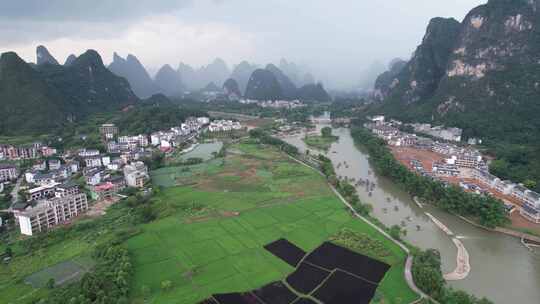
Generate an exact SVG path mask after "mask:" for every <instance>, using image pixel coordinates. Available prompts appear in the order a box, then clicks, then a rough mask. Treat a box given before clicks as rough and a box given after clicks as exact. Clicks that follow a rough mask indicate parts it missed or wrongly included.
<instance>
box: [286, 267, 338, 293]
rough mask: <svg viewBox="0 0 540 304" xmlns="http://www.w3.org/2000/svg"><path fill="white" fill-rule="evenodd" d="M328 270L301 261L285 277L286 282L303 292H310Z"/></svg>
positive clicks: (320, 281)
mask: <svg viewBox="0 0 540 304" xmlns="http://www.w3.org/2000/svg"><path fill="white" fill-rule="evenodd" d="M329 275H330V272H328V271H325V270H322V269H320V268H318V267H315V266H313V265H311V264H309V263H306V262H303V263H301V264H300V266H298V268H297V269H296V271H295V272H293V273H292V274H290V275H289V276H288V277H287V283H289V285H291V286H292V288H294V289H296V291H299V292H301V293H303V294H310V293H311V292H312V291H313V290H315V288H317V286H319V285H320V284H321V283H322V282H323V281H324V279H326V277H328V276H329Z"/></svg>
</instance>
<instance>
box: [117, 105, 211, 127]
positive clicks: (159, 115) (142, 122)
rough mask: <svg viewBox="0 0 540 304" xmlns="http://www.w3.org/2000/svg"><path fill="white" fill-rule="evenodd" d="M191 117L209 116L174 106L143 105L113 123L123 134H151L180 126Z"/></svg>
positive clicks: (201, 112) (198, 111)
mask: <svg viewBox="0 0 540 304" xmlns="http://www.w3.org/2000/svg"><path fill="white" fill-rule="evenodd" d="M190 116H194V117H200V116H208V114H207V113H206V112H204V111H200V110H192V109H185V108H180V107H179V106H174V105H159V106H155V105H141V106H137V107H134V108H132V109H131V110H129V111H127V112H126V113H123V114H122V115H121V116H119V118H118V119H116V120H114V121H113V122H114V123H115V124H116V125H117V126H118V127H119V128H120V130H121V132H122V133H123V134H149V133H151V132H154V131H159V130H168V129H170V128H171V127H176V126H179V125H180V124H181V123H183V122H184V121H185V120H186V118H188V117H190Z"/></svg>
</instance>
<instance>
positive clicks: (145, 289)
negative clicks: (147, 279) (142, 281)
mask: <svg viewBox="0 0 540 304" xmlns="http://www.w3.org/2000/svg"><path fill="white" fill-rule="evenodd" d="M141 293H142V295H143V297H144V298H145V299H147V298H148V297H149V296H150V293H151V291H150V287H148V286H146V285H143V286H142V287H141Z"/></svg>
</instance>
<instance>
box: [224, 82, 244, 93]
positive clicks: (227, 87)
mask: <svg viewBox="0 0 540 304" xmlns="http://www.w3.org/2000/svg"><path fill="white" fill-rule="evenodd" d="M223 91H224V92H225V94H226V95H227V96H233V95H236V97H242V92H241V91H240V86H239V85H238V82H237V81H236V80H235V79H233V78H229V79H227V80H226V81H225V83H224V84H223Z"/></svg>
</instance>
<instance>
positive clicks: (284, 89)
mask: <svg viewBox="0 0 540 304" xmlns="http://www.w3.org/2000/svg"><path fill="white" fill-rule="evenodd" d="M280 66H282V67H285V68H287V69H288V71H289V73H293V74H292V75H302V74H301V73H300V72H298V71H299V70H300V69H299V68H297V67H296V65H294V64H291V63H288V62H286V61H285V60H282V62H281V65H280ZM294 77H295V79H296V83H295V82H294V81H293V80H291V78H290V77H289V75H288V74H287V73H285V72H284V71H282V70H281V69H280V68H279V67H277V66H275V65H273V64H269V65H267V67H266V69H256V66H255V65H251V64H249V63H248V62H242V63H240V64H239V65H237V66H236V67H235V68H234V70H233V71H232V72H231V71H230V70H229V68H228V67H227V64H226V63H225V62H224V61H223V60H221V59H216V60H214V61H213V62H212V63H211V64H209V65H207V66H204V67H201V68H199V69H194V68H192V67H190V66H188V65H186V64H180V65H179V68H178V69H176V70H175V69H173V68H172V67H171V66H170V65H164V66H163V67H162V68H161V69H160V70H159V71H158V73H157V74H156V76H155V77H154V78H153V79H152V77H150V75H149V74H148V72H147V71H146V69H145V67H144V66H143V65H142V64H141V62H140V61H139V60H138V59H137V58H136V57H135V56H134V55H131V54H130V55H128V56H127V57H126V58H125V59H124V58H122V57H121V56H119V55H118V54H116V53H115V54H114V55H113V61H112V62H111V64H110V65H109V66H108V67H106V66H105V65H104V64H103V61H102V59H101V56H100V55H99V54H98V53H97V52H96V51H93V50H88V51H86V52H85V53H84V54H82V55H80V56H78V57H77V56H75V55H70V56H69V57H68V58H67V59H66V61H65V63H64V65H61V64H60V63H59V62H58V61H57V60H56V59H55V58H54V56H52V55H51V54H50V53H49V51H48V50H47V48H46V47H45V46H41V45H40V46H38V47H37V49H36V64H34V63H27V62H25V61H24V60H22V59H21V58H20V57H19V56H18V55H17V54H15V53H13V52H8V53H4V54H2V55H1V57H0V134H2V135H17V134H29V133H43V132H49V131H52V130H55V129H58V128H60V127H62V126H64V125H65V124H67V123H70V122H76V121H78V120H81V119H84V118H85V117H87V116H88V115H91V114H93V113H98V112H104V111H112V110H119V109H122V108H123V107H125V106H128V105H133V104H137V103H139V102H140V101H141V99H146V98H148V97H150V96H154V95H155V94H164V95H166V96H180V95H182V94H184V93H185V92H186V91H190V90H194V91H196V92H202V91H212V92H219V91H223V92H228V93H227V94H234V95H237V96H243V95H246V96H248V97H250V98H255V99H296V98H309V99H312V100H314V101H327V100H329V99H330V98H329V97H328V94H327V93H326V91H325V90H324V88H323V87H322V85H317V84H315V83H314V82H313V77H312V76H311V75H310V74H305V75H303V78H304V80H302V81H300V80H298V77H300V76H294ZM307 82H309V83H308V84H306V83H307ZM297 83H299V84H303V85H302V86H300V87H299V86H298V85H297ZM242 86H245V90H244V89H242ZM158 96H159V95H158ZM158 99H159V98H158ZM155 100H156V99H154V101H155ZM154 101H152V99H150V101H149V102H154Z"/></svg>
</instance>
